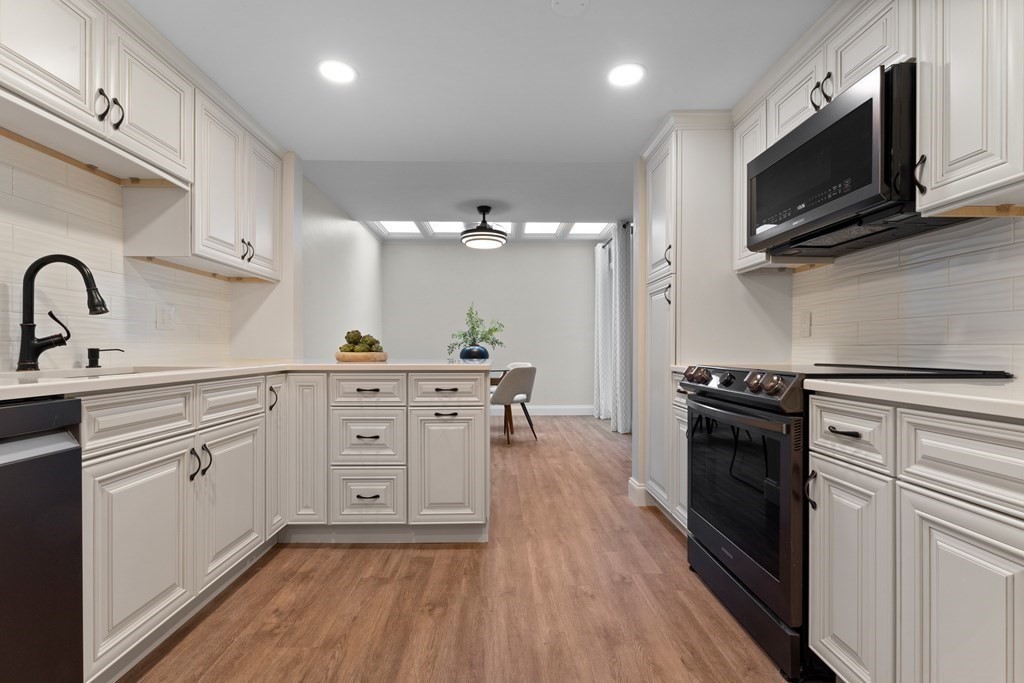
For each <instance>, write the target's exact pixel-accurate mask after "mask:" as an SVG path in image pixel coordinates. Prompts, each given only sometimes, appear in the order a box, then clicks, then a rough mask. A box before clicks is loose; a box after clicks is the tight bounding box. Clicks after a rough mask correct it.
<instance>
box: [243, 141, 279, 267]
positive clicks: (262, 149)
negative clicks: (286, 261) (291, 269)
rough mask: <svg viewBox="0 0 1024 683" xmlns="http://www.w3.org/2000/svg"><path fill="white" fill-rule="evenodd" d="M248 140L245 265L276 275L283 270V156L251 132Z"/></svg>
mask: <svg viewBox="0 0 1024 683" xmlns="http://www.w3.org/2000/svg"><path fill="white" fill-rule="evenodd" d="M247 142H248V144H247V150H246V181H245V187H246V190H245V201H246V207H245V240H246V242H247V243H248V248H249V255H248V257H246V264H247V265H248V266H249V268H250V269H251V270H253V271H256V272H259V273H260V274H262V275H266V276H268V277H272V278H276V277H280V273H281V218H282V217H281V184H282V164H281V159H280V158H279V157H278V156H277V155H276V154H274V153H273V152H272V151H270V150H269V149H267V147H266V145H264V144H263V143H261V142H260V141H259V140H257V139H256V138H254V137H252V136H251V135H250V136H248V138H247Z"/></svg>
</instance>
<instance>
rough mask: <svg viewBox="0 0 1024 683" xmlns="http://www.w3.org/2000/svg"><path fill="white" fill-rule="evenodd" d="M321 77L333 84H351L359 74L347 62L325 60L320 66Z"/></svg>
mask: <svg viewBox="0 0 1024 683" xmlns="http://www.w3.org/2000/svg"><path fill="white" fill-rule="evenodd" d="M319 69H320V75H321V76H323V77H324V78H326V79H327V80H328V81H330V82H331V83H351V82H352V81H354V80H356V78H357V77H358V75H359V74H357V73H356V70H355V69H353V68H352V67H351V66H349V65H348V64H346V63H345V62H339V61H338V60H336V59H325V60H324V61H322V62H320V65H319Z"/></svg>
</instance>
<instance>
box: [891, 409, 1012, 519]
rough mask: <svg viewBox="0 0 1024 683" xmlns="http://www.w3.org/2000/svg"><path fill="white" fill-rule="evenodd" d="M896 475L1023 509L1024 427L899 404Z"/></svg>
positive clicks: (1005, 509) (999, 506) (978, 500)
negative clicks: (898, 467) (920, 409)
mask: <svg viewBox="0 0 1024 683" xmlns="http://www.w3.org/2000/svg"><path fill="white" fill-rule="evenodd" d="M897 420H898V423H899V434H900V443H899V464H900V470H901V473H900V476H901V478H905V479H907V480H908V481H913V482H916V483H919V484H923V485H925V486H928V487H929V488H933V489H938V490H940V491H942V492H944V493H948V494H950V495H953V496H957V497H959V498H966V499H968V500H970V501H972V502H975V503H978V504H980V505H985V506H988V507H994V508H996V509H998V510H1000V511H1003V512H1008V513H1010V514H1014V515H1021V514H1024V427H1019V426H1016V425H1008V424H1002V423H998V422H990V421H988V420H976V419H973V418H969V417H959V416H955V415H943V414H937V413H926V412H921V411H917V410H905V409H902V408H901V409H900V410H899V411H898V412H897Z"/></svg>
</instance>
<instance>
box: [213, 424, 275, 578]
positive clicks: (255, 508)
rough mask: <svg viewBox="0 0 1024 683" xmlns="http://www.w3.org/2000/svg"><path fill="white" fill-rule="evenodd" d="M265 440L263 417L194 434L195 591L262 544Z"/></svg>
mask: <svg viewBox="0 0 1024 683" xmlns="http://www.w3.org/2000/svg"><path fill="white" fill-rule="evenodd" d="M264 438H265V437H264V431H263V417H258V418H253V419H249V420H244V421H242V422H237V423H235V424H231V425H227V426H225V427H218V428H214V429H208V430H206V431H203V432H199V433H197V434H196V446H197V448H198V450H199V451H200V453H201V454H202V455H203V456H204V458H205V460H204V472H203V473H201V474H200V477H199V481H200V486H199V489H198V490H199V491H200V501H201V503H200V506H199V535H198V541H199V543H198V546H197V550H198V553H199V589H200V590H202V589H203V588H204V587H206V586H208V585H209V584H210V583H212V582H213V581H215V580H216V579H217V578H218V577H219V576H221V575H222V574H223V573H224V572H226V571H227V570H228V569H230V568H231V567H232V566H234V565H235V564H236V563H237V562H238V561H239V560H241V559H242V558H244V557H245V556H246V555H248V554H249V553H250V552H251V551H253V550H255V549H256V548H257V547H259V545H260V543H261V542H262V541H263V524H264V522H263V473H264V467H265V464H264Z"/></svg>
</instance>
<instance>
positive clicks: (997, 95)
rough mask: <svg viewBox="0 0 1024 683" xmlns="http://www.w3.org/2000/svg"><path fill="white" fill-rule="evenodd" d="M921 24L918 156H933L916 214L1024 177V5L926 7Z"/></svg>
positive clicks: (931, 3)
mask: <svg viewBox="0 0 1024 683" xmlns="http://www.w3.org/2000/svg"><path fill="white" fill-rule="evenodd" d="M919 17H920V18H919V22H918V31H919V33H918V45H919V55H918V57H919V58H918V77H917V80H918V151H919V152H920V153H923V154H925V155H927V157H928V160H927V162H926V163H925V164H924V167H923V168H922V169H921V175H922V182H923V183H924V185H925V186H926V187H927V188H928V194H926V195H923V196H921V195H919V196H918V208H919V209H920V210H921V211H929V210H931V209H932V208H938V207H939V206H940V205H948V204H949V203H950V202H952V201H954V200H958V199H965V200H969V199H970V198H971V195H973V194H976V193H978V192H982V191H987V190H994V189H997V188H999V187H1001V186H1002V185H1005V184H1007V183H1010V182H1015V181H1018V180H1020V179H1021V178H1024V129H1022V127H1021V125H1020V121H1021V120H1022V119H1024V73H1022V69H1024V67H1022V65H1021V60H1020V58H1019V55H1020V50H1021V48H1022V47H1024V5H1022V4H1021V3H1020V2H1018V1H1016V0H976V1H973V2H963V1H962V0H922V2H921V3H920V6H919ZM981 203H985V202H981ZM989 203H996V202H989Z"/></svg>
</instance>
